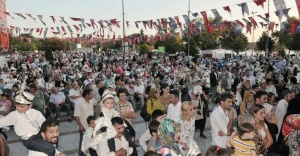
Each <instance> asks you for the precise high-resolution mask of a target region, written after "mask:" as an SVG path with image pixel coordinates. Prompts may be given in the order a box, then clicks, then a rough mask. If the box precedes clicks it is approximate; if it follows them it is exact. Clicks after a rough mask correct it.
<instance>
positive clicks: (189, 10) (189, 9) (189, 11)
mask: <svg viewBox="0 0 300 156" xmlns="http://www.w3.org/2000/svg"><path fill="white" fill-rule="evenodd" d="M190 13H191V0H189V8H188V19H189V23H188V24H189V25H190V24H191V23H190ZM189 25H188V62H190V26H189Z"/></svg>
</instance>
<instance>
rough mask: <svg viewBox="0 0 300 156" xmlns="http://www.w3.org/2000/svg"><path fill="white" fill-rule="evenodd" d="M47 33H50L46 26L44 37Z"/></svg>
mask: <svg viewBox="0 0 300 156" xmlns="http://www.w3.org/2000/svg"><path fill="white" fill-rule="evenodd" d="M47 33H48V28H46V29H45V31H44V38H45V37H46V35H47Z"/></svg>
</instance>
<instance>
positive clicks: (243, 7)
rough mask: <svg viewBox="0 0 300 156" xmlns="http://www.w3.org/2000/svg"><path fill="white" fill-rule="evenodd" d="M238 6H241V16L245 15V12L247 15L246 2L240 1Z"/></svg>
mask: <svg viewBox="0 0 300 156" xmlns="http://www.w3.org/2000/svg"><path fill="white" fill-rule="evenodd" d="M238 6H240V7H241V9H242V14H243V16H245V13H247V14H248V15H249V8H248V5H247V3H240V4H238Z"/></svg>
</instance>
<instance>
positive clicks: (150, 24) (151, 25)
mask: <svg viewBox="0 0 300 156" xmlns="http://www.w3.org/2000/svg"><path fill="white" fill-rule="evenodd" d="M148 26H149V27H150V29H152V27H153V20H150V23H149V25H148Z"/></svg>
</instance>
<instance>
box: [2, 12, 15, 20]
mask: <svg viewBox="0 0 300 156" xmlns="http://www.w3.org/2000/svg"><path fill="white" fill-rule="evenodd" d="M3 13H4V14H6V15H7V16H10V17H11V18H12V19H15V18H14V17H12V16H11V15H10V13H8V12H3Z"/></svg>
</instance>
